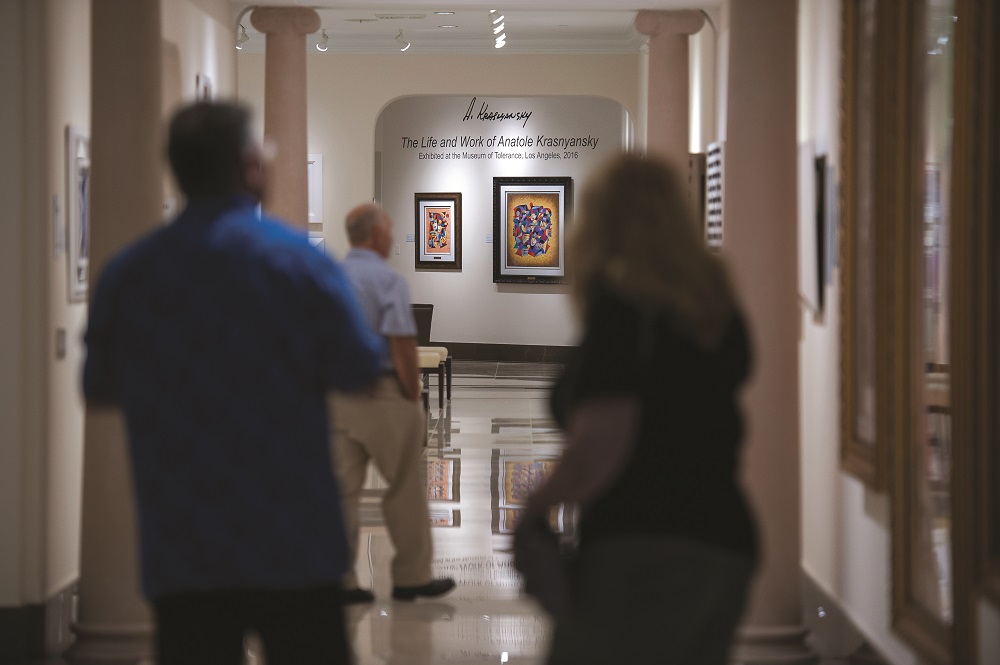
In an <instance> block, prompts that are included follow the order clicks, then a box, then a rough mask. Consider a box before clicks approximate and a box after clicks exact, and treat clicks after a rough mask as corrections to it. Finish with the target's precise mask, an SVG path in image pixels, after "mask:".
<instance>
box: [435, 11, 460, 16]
mask: <svg viewBox="0 0 1000 665" xmlns="http://www.w3.org/2000/svg"><path fill="white" fill-rule="evenodd" d="M434 13H435V14H437V15H438V16H451V15H452V14H454V13H455V12H434Z"/></svg>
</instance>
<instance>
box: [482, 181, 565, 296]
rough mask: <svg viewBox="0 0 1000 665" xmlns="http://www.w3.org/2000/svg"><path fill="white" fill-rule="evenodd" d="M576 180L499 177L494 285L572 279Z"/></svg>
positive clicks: (495, 192)
mask: <svg viewBox="0 0 1000 665" xmlns="http://www.w3.org/2000/svg"><path fill="white" fill-rule="evenodd" d="M572 200H573V179H572V178H564V177H556V178H549V177H521V178H502V177H501V178H493V282H494V283H500V282H512V283H521V284H531V283H542V284H546V283H547V284H555V283H561V282H564V281H566V243H565V240H564V238H565V232H566V218H567V217H568V216H569V215H570V214H571V207H572Z"/></svg>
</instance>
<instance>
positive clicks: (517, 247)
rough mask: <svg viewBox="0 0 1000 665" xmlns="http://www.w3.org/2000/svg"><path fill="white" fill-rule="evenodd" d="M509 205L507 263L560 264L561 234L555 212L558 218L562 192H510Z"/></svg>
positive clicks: (548, 265)
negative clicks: (558, 234) (560, 193)
mask: <svg viewBox="0 0 1000 665" xmlns="http://www.w3.org/2000/svg"><path fill="white" fill-rule="evenodd" d="M507 208H508V210H509V217H508V222H507V228H508V229H509V235H508V237H507V265H508V266H510V267H520V266H534V267H538V266H543V267H553V266H557V265H558V264H559V241H560V240H561V238H559V237H557V235H556V230H557V228H556V227H555V226H554V225H553V221H555V220H553V216H555V219H556V220H558V210H559V200H558V195H556V194H530V193H529V194H522V193H517V194H514V193H510V194H508V195H507ZM553 210H555V211H556V212H555V213H553Z"/></svg>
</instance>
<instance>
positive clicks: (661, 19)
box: [255, 9, 705, 37]
mask: <svg viewBox="0 0 1000 665" xmlns="http://www.w3.org/2000/svg"><path fill="white" fill-rule="evenodd" d="M255 25H256V24H255ZM703 25H705V15H704V14H702V13H701V12H699V11H695V10H693V9H684V10H678V11H666V12H665V11H655V10H649V9H644V10H642V11H640V12H639V13H638V14H636V17H635V29H636V30H638V31H639V34H643V35H646V36H647V37H656V36H657V35H693V34H695V33H696V32H698V31H699V30H701V27H702V26H703Z"/></svg>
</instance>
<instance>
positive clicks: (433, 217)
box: [424, 206, 451, 254]
mask: <svg viewBox="0 0 1000 665" xmlns="http://www.w3.org/2000/svg"><path fill="white" fill-rule="evenodd" d="M424 214H425V215H426V219H424V252H426V253H428V254H447V253H448V252H450V251H451V209H450V208H432V207H429V206H428V207H426V208H424Z"/></svg>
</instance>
